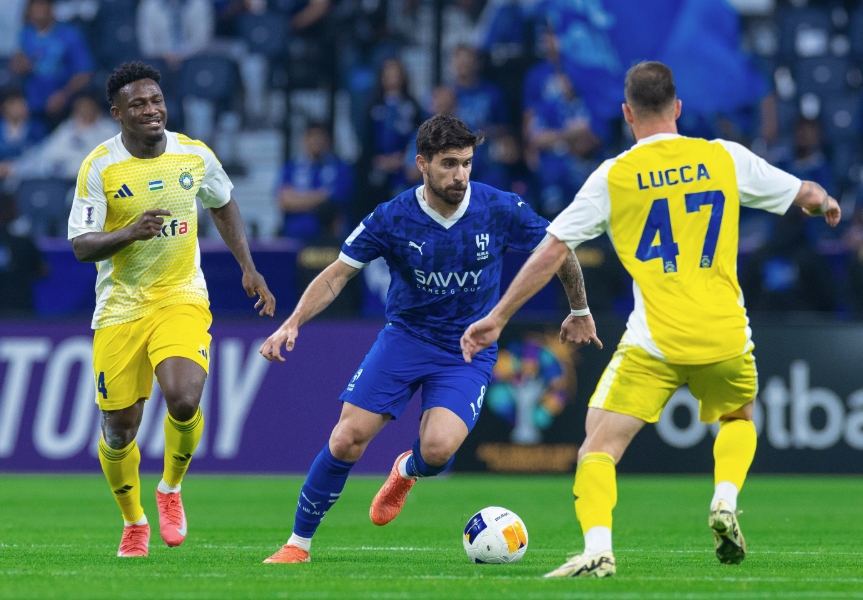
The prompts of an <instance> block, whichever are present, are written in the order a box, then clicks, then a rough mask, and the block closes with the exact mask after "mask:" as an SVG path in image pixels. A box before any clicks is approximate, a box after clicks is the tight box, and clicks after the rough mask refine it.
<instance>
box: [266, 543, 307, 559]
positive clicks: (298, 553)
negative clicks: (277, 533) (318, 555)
mask: <svg viewBox="0 0 863 600" xmlns="http://www.w3.org/2000/svg"><path fill="white" fill-rule="evenodd" d="M264 562H265V563H307V562H312V559H311V558H309V553H308V552H306V551H305V550H303V549H302V548H297V547H296V546H289V545H287V544H285V545H284V546H282V548H281V550H279V551H278V552H276V553H275V554H273V555H272V556H271V557H270V558H268V559H267V560H265V561H264Z"/></svg>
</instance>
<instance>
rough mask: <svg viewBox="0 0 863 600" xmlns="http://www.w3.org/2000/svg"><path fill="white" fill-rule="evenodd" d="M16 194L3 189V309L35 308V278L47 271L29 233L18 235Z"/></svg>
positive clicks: (28, 310) (0, 245) (25, 310)
mask: <svg viewBox="0 0 863 600" xmlns="http://www.w3.org/2000/svg"><path fill="white" fill-rule="evenodd" d="M17 216H18V215H17V209H16V206H15V197H14V196H12V195H11V194H7V193H5V192H0V313H6V314H9V313H12V314H16V315H26V314H29V313H32V312H33V282H34V281H36V280H37V279H41V278H42V277H45V276H47V275H48V265H47V263H46V262H45V261H44V260H43V259H42V255H41V253H40V252H39V249H38V248H37V247H36V244H35V243H33V240H32V239H30V238H29V237H24V236H19V235H15V234H13V233H12V232H11V231H10V224H11V223H12V222H13V221H14V220H15V219H16V218H17Z"/></svg>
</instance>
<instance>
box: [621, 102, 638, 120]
mask: <svg viewBox="0 0 863 600" xmlns="http://www.w3.org/2000/svg"><path fill="white" fill-rule="evenodd" d="M620 106H621V108H623V120H624V121H626V122H627V123H629V124H630V125H632V122H633V121H634V120H635V118H634V117H633V116H632V107H631V106H629V105H628V104H626V103H625V102H624V103H623V104H621V105H620Z"/></svg>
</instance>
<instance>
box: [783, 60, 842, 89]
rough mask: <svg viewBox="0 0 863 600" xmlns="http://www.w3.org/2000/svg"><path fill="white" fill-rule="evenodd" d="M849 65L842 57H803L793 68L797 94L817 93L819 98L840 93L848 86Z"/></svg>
mask: <svg viewBox="0 0 863 600" xmlns="http://www.w3.org/2000/svg"><path fill="white" fill-rule="evenodd" d="M849 67H850V65H849V63H848V61H847V60H846V59H844V58H839V57H836V56H823V57H820V58H804V59H801V60H799V61H798V62H797V65H796V67H795V68H794V79H795V80H796V82H797V94H798V95H799V94H809V93H812V94H817V95H818V96H820V97H821V98H825V97H827V96H831V95H835V94H841V93H842V92H844V91H845V90H846V89H847V87H848V81H847V75H848V69H849Z"/></svg>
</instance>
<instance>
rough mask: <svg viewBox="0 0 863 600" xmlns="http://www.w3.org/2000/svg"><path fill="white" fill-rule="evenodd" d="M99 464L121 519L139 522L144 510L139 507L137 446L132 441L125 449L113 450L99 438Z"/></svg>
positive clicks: (139, 481) (139, 483)
mask: <svg viewBox="0 0 863 600" xmlns="http://www.w3.org/2000/svg"><path fill="white" fill-rule="evenodd" d="M99 462H100V463H102V471H103V472H104V473H105V478H106V479H107V480H108V484H109V485H110V486H111V490H112V491H113V492H114V499H115V500H116V501H117V504H118V505H120V510H121V511H122V513H123V519H124V520H125V521H126V522H127V523H135V522H136V521H139V520H140V519H141V517H143V516H144V508H143V507H142V506H141V480H140V478H139V477H138V465H139V464H141V452H140V451H139V450H138V444H136V443H135V441H134V440H132V443H131V444H129V445H128V446H126V447H125V448H122V449H120V450H114V449H113V448H109V447H108V444H106V443H105V440H103V439H102V438H101V437H100V438H99Z"/></svg>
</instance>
